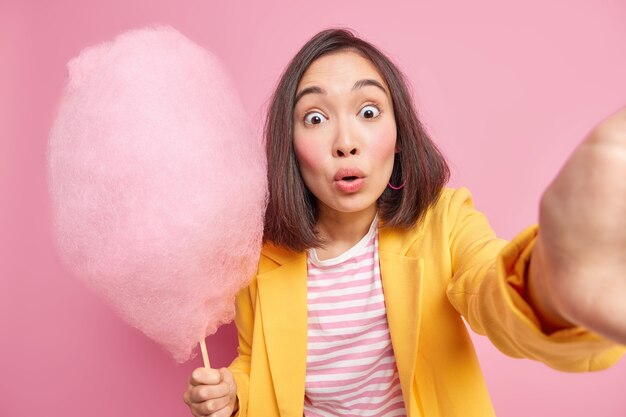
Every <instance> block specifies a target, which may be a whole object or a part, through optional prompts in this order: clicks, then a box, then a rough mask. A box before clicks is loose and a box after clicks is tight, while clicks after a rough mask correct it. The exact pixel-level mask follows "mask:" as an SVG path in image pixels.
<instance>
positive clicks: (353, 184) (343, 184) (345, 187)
mask: <svg viewBox="0 0 626 417" xmlns="http://www.w3.org/2000/svg"><path fill="white" fill-rule="evenodd" d="M363 181H364V179H363V178H357V179H354V180H352V181H346V180H343V179H342V180H339V181H335V185H336V186H337V188H338V189H339V191H342V192H344V193H356V192H357V191H359V190H360V189H361V187H363Z"/></svg>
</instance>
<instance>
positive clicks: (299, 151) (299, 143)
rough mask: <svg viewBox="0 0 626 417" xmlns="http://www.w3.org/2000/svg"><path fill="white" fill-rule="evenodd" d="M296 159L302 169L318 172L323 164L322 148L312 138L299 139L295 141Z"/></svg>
mask: <svg viewBox="0 0 626 417" xmlns="http://www.w3.org/2000/svg"><path fill="white" fill-rule="evenodd" d="M294 145H295V151H296V157H297V158H298V163H299V164H300V167H302V168H307V169H310V170H314V171H315V170H317V168H318V167H319V166H320V164H321V157H320V154H319V153H320V147H319V146H315V145H316V142H315V140H313V138H310V137H299V138H297V139H296V140H295V143H294Z"/></svg>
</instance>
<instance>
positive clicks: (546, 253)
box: [529, 108, 626, 344]
mask: <svg viewBox="0 0 626 417" xmlns="http://www.w3.org/2000/svg"><path fill="white" fill-rule="evenodd" d="M539 225H540V226H539V240H538V241H537V245H536V246H535V248H534V250H533V253H532V257H531V269H530V283H529V291H530V297H531V300H532V301H531V303H533V304H535V307H536V308H537V307H538V308H539V312H540V313H542V314H540V315H543V317H544V319H545V318H547V321H548V323H551V324H552V325H553V328H559V327H564V326H566V325H568V324H577V325H581V326H583V327H585V328H587V329H590V330H592V331H595V332H597V333H599V334H602V335H604V336H606V337H608V338H610V339H613V340H615V341H617V342H620V343H623V344H626V108H624V109H622V110H621V111H619V112H618V113H615V114H614V115H612V116H610V117H609V118H607V119H605V120H604V121H603V122H601V123H600V124H599V125H598V126H597V127H596V128H595V129H593V131H591V133H590V134H589V135H588V137H587V138H586V139H585V140H584V142H583V143H582V144H581V145H580V146H579V147H578V148H577V149H576V151H575V152H574V153H573V155H572V156H571V157H570V159H569V160H568V161H567V163H566V164H565V166H564V167H563V169H562V170H561V172H560V173H559V175H558V176H557V177H556V179H555V180H554V181H553V182H552V184H551V185H550V186H549V187H548V189H547V190H546V191H545V193H544V194H543V197H542V199H541V208H540V215H539Z"/></svg>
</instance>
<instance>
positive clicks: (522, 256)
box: [230, 189, 624, 417]
mask: <svg viewBox="0 0 626 417" xmlns="http://www.w3.org/2000/svg"><path fill="white" fill-rule="evenodd" d="M536 235H537V228H536V226H533V227H531V228H529V229H527V230H526V231H524V232H523V233H521V234H520V235H519V236H517V237H516V238H515V239H514V240H513V241H512V242H511V243H508V242H506V241H503V240H500V239H497V238H496V236H495V234H494V232H493V230H492V229H491V227H490V226H489V224H488V222H487V220H486V218H485V217H484V215H482V214H481V213H480V212H478V211H476V210H475V209H474V207H473V202H472V198H471V195H470V193H469V192H468V191H467V190H466V189H459V190H453V189H445V190H444V192H443V194H442V196H441V198H440V199H439V201H438V202H437V203H436V204H435V205H434V206H433V207H432V208H431V209H430V210H429V211H428V213H427V215H426V216H425V218H424V221H422V222H420V224H419V225H418V226H416V227H415V228H413V229H411V230H400V229H393V228H385V227H381V228H380V229H379V259H380V270H381V277H382V284H383V292H384V298H385V304H386V307H387V319H388V322H389V331H390V333H391V341H392V345H393V349H394V353H395V357H396V361H397V366H398V372H399V376H400V384H401V386H402V394H403V397H404V403H405V406H406V410H407V413H408V416H411V417H413V416H421V417H489V416H494V412H493V408H492V406H491V402H490V400H489V395H488V393H487V389H486V386H485V382H484V380H483V377H482V374H481V371H480V368H479V365H478V361H477V358H476V355H475V352H474V348H473V346H472V343H471V339H470V337H469V335H468V332H467V330H466V327H465V325H464V323H463V320H462V318H461V317H463V318H465V320H466V321H467V322H468V323H469V325H470V326H471V327H472V329H473V330H474V331H476V332H477V333H479V334H486V335H487V336H488V337H489V338H490V339H491V340H492V342H493V343H494V344H495V345H496V346H497V347H498V348H499V349H500V350H501V351H502V352H504V353H505V354H507V355H510V356H513V357H526V358H532V359H537V360H540V361H543V362H545V363H546V364H548V365H549V366H551V367H553V368H556V369H560V370H565V371H588V370H599V369H603V368H606V367H608V366H610V365H611V364H613V363H615V362H617V361H618V360H619V358H620V357H621V355H622V354H623V353H624V347H622V346H618V345H615V344H613V343H611V342H609V341H607V340H606V339H603V338H601V337H599V336H597V335H595V334H592V333H590V332H588V331H585V330H584V329H582V328H573V329H566V330H561V331H558V332H555V333H552V334H550V335H546V334H544V333H542V331H541V324H540V322H539V321H538V320H537V318H536V316H535V315H534V314H533V312H532V309H531V308H530V307H529V306H528V304H527V303H526V302H525V301H524V299H523V297H522V296H520V294H523V291H524V277H525V271H526V267H527V265H528V262H529V259H530V252H531V249H532V246H533V244H534V241H535V238H536ZM306 280H307V257H306V253H304V252H302V253H295V252H292V251H288V250H285V249H283V248H279V247H276V246H272V245H266V246H265V247H264V248H263V251H262V256H261V259H260V263H259V270H258V275H257V276H256V277H255V279H254V280H253V281H252V283H251V284H250V285H249V287H247V288H246V289H244V290H243V291H241V292H240V293H239V294H238V296H237V316H236V324H237V329H238V337H239V347H238V357H237V358H236V359H235V360H234V361H233V363H232V364H231V365H230V369H231V371H232V372H233V374H234V376H235V380H236V382H237V396H238V398H239V407H240V411H239V413H238V415H239V416H242V417H243V416H248V417H271V416H283V417H290V416H294V417H295V416H302V415H303V405H304V383H305V374H306V352H307V290H306V289H307V281H306Z"/></svg>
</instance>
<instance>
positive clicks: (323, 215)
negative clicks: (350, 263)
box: [316, 206, 376, 260]
mask: <svg viewBox="0 0 626 417" xmlns="http://www.w3.org/2000/svg"><path fill="white" fill-rule="evenodd" d="M375 216H376V206H372V207H369V208H367V209H365V210H363V211H359V212H353V213H341V212H338V211H334V210H329V209H328V208H326V207H320V211H319V215H318V219H317V224H316V228H317V231H318V233H319V235H320V237H321V238H322V239H324V240H326V242H327V243H326V245H324V247H322V248H317V249H316V253H317V257H318V259H320V260H325V259H330V258H334V257H337V256H339V255H341V254H342V253H344V252H345V251H347V250H348V249H350V248H351V247H353V246H354V245H356V244H357V243H358V242H359V241H360V240H361V239H362V238H363V236H365V235H366V234H367V232H368V230H369V228H370V226H371V224H372V221H373V220H374V217H375Z"/></svg>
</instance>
